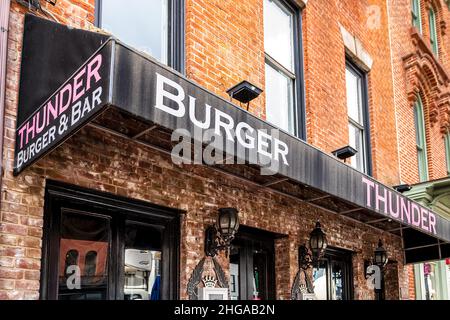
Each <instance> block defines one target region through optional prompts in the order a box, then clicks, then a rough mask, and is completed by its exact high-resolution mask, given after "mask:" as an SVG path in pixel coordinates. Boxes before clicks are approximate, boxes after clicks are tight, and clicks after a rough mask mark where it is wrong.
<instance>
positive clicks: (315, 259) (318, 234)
mask: <svg viewBox="0 0 450 320" xmlns="http://www.w3.org/2000/svg"><path fill="white" fill-rule="evenodd" d="M327 246H328V241H327V236H326V234H325V232H323V230H322V226H321V225H320V222H319V221H317V222H316V226H315V228H314V229H313V231H311V233H310V234H309V250H308V248H307V247H306V244H304V245H301V246H300V248H299V249H298V250H299V251H298V260H299V261H298V263H299V266H300V268H302V269H303V270H307V269H308V268H310V267H312V266H314V265H315V264H317V265H318V264H319V261H320V259H321V258H322V256H323V254H324V253H325V249H326V248H327Z"/></svg>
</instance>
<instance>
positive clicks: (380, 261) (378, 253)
mask: <svg viewBox="0 0 450 320" xmlns="http://www.w3.org/2000/svg"><path fill="white" fill-rule="evenodd" d="M373 255H374V263H375V264H376V265H377V266H379V267H380V268H383V267H384V266H385V265H386V264H387V262H388V256H387V252H386V249H385V248H384V247H383V243H382V242H381V239H379V240H378V247H377V248H376V249H375V251H374V254H373Z"/></svg>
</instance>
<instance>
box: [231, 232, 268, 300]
mask: <svg viewBox="0 0 450 320" xmlns="http://www.w3.org/2000/svg"><path fill="white" fill-rule="evenodd" d="M274 240H275V234H273V233H269V232H265V231H261V230H257V229H253V228H249V227H243V226H241V227H240V228H239V232H238V233H237V235H236V238H235V239H234V240H233V243H232V247H231V251H230V293H231V299H232V300H273V299H275V265H274V261H275V253H274V252H275V249H274V248H275V245H274Z"/></svg>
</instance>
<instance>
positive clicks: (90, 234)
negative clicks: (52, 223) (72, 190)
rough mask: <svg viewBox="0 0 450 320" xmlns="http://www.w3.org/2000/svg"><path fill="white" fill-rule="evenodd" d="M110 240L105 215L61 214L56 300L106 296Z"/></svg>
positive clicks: (66, 212) (67, 212)
mask: <svg viewBox="0 0 450 320" xmlns="http://www.w3.org/2000/svg"><path fill="white" fill-rule="evenodd" d="M109 239H110V227H109V219H107V218H106V217H101V216H93V215H87V214H82V213H77V212H70V211H65V212H63V213H62V217H61V235H60V273H59V274H60V275H59V290H58V299H61V300H84V299H89V300H99V299H106V293H107V289H108V281H107V280H108V260H109V254H108V252H109V246H110V240H109ZM94 255H95V264H94V263H93V262H94V261H93V257H94ZM97 256H98V261H97Z"/></svg>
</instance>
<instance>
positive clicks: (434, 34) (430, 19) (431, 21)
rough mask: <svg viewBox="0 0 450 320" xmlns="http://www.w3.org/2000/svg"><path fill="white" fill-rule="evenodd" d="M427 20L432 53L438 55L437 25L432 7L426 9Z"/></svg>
mask: <svg viewBox="0 0 450 320" xmlns="http://www.w3.org/2000/svg"><path fill="white" fill-rule="evenodd" d="M428 22H429V24H430V44H431V50H433V53H434V54H435V55H436V56H438V55H439V43H438V37H437V26H436V12H435V11H434V9H433V8H430V10H429V11H428Z"/></svg>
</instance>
